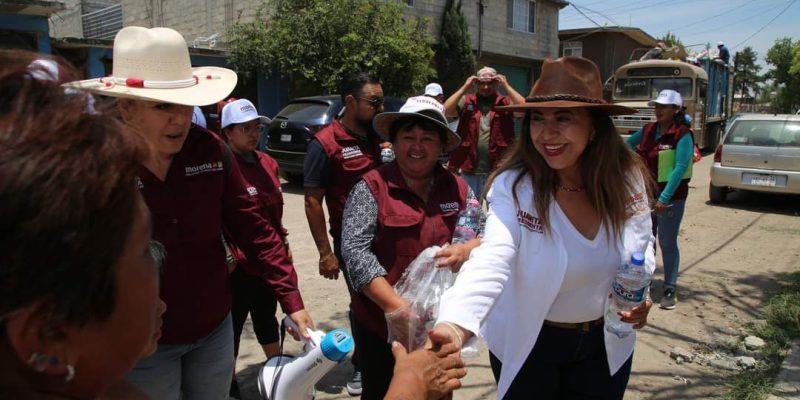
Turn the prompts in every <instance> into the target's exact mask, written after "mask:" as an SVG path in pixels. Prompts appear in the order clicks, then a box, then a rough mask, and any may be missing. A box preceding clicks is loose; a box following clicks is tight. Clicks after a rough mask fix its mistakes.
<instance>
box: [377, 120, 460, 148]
mask: <svg viewBox="0 0 800 400" xmlns="http://www.w3.org/2000/svg"><path fill="white" fill-rule="evenodd" d="M415 127H418V128H419V129H422V130H425V131H436V132H437V133H438V134H439V140H440V141H441V142H442V147H446V146H447V133H446V132H445V130H444V129H442V127H441V126H439V125H438V124H437V123H435V122H433V121H430V120H428V119H426V118H422V117H417V116H414V115H404V116H402V117H400V118H398V119H396V120H394V121H392V123H391V124H390V125H389V141H390V142H392V143H394V140H395V139H397V134H398V133H400V131H408V130H411V129H414V128H415Z"/></svg>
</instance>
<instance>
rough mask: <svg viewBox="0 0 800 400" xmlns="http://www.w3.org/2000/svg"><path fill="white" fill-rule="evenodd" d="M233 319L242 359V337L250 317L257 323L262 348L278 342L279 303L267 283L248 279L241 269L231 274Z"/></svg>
mask: <svg viewBox="0 0 800 400" xmlns="http://www.w3.org/2000/svg"><path fill="white" fill-rule="evenodd" d="M231 294H232V296H233V302H232V305H231V317H232V319H233V352H234V354H235V355H239V336H241V335H242V329H243V328H244V323H245V321H247V314H248V313H249V314H250V319H251V320H252V321H253V330H254V331H255V332H256V338H257V339H258V343H259V344H261V345H265V344H269V343H276V342H278V339H279V335H278V319H277V318H275V311H277V309H278V300H277V299H276V298H275V295H273V294H272V291H271V290H270V288H269V287H268V286H267V284H266V282H264V279H263V278H261V277H258V276H253V275H248V274H246V273H245V272H244V271H242V269H241V268H236V269H235V270H234V271H233V272H232V273H231Z"/></svg>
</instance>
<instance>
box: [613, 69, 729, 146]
mask: <svg viewBox="0 0 800 400" xmlns="http://www.w3.org/2000/svg"><path fill="white" fill-rule="evenodd" d="M698 64H699V65H695V64H691V63H688V62H684V61H679V60H645V61H633V62H630V63H628V64H625V65H623V66H621V67H619V68H618V69H617V71H616V72H615V73H614V81H613V91H612V102H613V103H614V104H620V105H624V106H628V107H631V108H634V109H636V110H637V111H638V112H637V113H636V114H633V115H621V116H616V117H613V120H614V126H616V128H617V131H618V132H619V133H620V134H622V135H626V136H627V135H631V134H633V133H634V132H636V131H638V130H639V129H641V128H642V127H643V126H644V125H645V124H647V123H649V122H655V120H656V117H655V110H654V109H653V108H652V107H650V106H648V105H647V103H648V102H649V101H650V100H653V99H655V98H656V96H658V92H660V91H661V90H663V89H672V90H675V91H677V92H678V93H680V94H681V96H682V97H683V104H684V106H686V112H687V114H688V115H689V116H690V117H691V118H692V132H694V138H695V141H696V143H697V144H698V146H699V147H700V148H703V149H711V150H713V149H714V148H715V147H716V146H717V143H719V139H720V136H721V135H722V133H723V132H724V128H725V121H726V119H727V117H728V116H729V115H730V111H731V106H732V100H733V94H732V90H733V82H732V80H733V73H732V72H731V68H730V67H729V66H728V65H726V64H725V63H723V62H722V61H721V60H718V59H709V58H703V59H700V60H698Z"/></svg>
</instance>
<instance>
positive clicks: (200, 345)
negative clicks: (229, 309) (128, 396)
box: [125, 315, 235, 400]
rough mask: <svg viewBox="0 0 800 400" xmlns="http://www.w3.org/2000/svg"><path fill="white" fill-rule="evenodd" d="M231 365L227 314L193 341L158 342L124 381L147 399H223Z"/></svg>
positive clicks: (226, 393)
mask: <svg viewBox="0 0 800 400" xmlns="http://www.w3.org/2000/svg"><path fill="white" fill-rule="evenodd" d="M234 368H235V360H234V358H233V325H232V323H231V316H230V315H228V317H227V318H225V319H224V320H223V321H222V323H221V324H219V326H218V327H217V328H216V329H214V330H213V331H212V332H211V333H210V334H209V335H208V336H206V337H204V338H202V339H200V340H198V341H197V342H195V343H191V344H165V345H159V346H158V350H156V352H155V354H153V355H151V356H150V357H147V358H144V359H142V360H140V361H139V363H137V364H136V367H134V368H133V370H132V371H131V372H129V373H128V375H127V376H126V377H125V380H127V381H128V382H129V383H131V384H132V385H134V386H136V387H137V388H138V389H139V390H141V391H143V392H145V394H147V395H148V396H149V397H150V398H151V399H163V400H178V399H182V400H223V399H224V400H227V399H228V398H229V397H228V395H229V391H230V387H231V379H232V377H233V370H234Z"/></svg>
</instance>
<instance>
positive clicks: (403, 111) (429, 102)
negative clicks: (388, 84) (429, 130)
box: [372, 96, 461, 152]
mask: <svg viewBox="0 0 800 400" xmlns="http://www.w3.org/2000/svg"><path fill="white" fill-rule="evenodd" d="M406 116H413V117H417V118H421V119H424V120H427V121H430V122H433V123H434V124H435V125H436V127H437V128H438V129H439V130H440V131H442V132H444V133H445V136H446V137H447V143H445V144H444V151H446V152H450V151H453V150H455V149H456V147H458V145H459V144H460V143H461V137H459V136H458V134H456V133H455V132H453V130H452V129H450V128H449V127H448V126H447V118H445V116H444V106H443V105H442V104H441V103H439V102H438V101H436V100H435V99H432V98H430V97H428V96H416V97H409V98H408V100H406V102H405V104H403V106H402V107H400V110H399V111H397V112H383V113H380V114H378V115H376V116H375V118H374V119H373V120H372V126H373V127H374V128H375V132H378V134H379V135H380V136H381V138H383V139H384V140H389V136H390V135H389V128H390V127H391V126H392V123H393V122H394V121H396V120H397V119H399V118H401V117H406Z"/></svg>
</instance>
